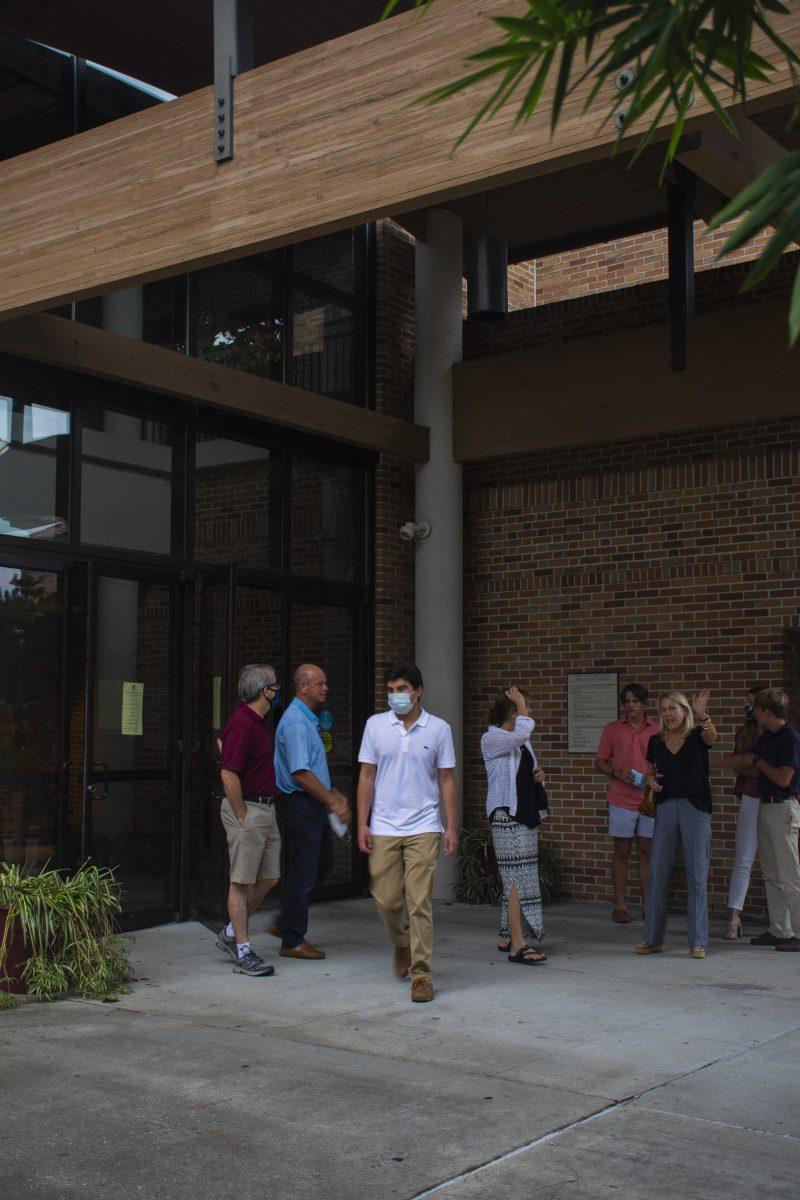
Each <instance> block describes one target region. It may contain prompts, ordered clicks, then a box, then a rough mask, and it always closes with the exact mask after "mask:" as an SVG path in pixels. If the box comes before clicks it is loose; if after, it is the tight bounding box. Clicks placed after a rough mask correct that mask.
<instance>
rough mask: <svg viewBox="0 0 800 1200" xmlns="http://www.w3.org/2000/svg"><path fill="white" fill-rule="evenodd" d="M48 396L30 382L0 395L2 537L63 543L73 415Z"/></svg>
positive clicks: (65, 531)
mask: <svg viewBox="0 0 800 1200" xmlns="http://www.w3.org/2000/svg"><path fill="white" fill-rule="evenodd" d="M1 387H2V383H0V388H1ZM9 391H10V392H11V391H12V389H9ZM42 393H44V395H43V396H42ZM47 395H48V390H47V388H46V386H44V385H40V384H39V383H37V382H28V381H25V382H23V383H20V385H19V387H18V388H17V387H15V388H14V389H13V392H12V394H0V534H5V535H7V536H8V535H11V536H15V537H26V538H46V539H56V540H59V541H63V540H64V539H65V538H66V536H67V505H66V482H67V472H68V464H69V434H70V414H69V413H68V412H67V411H65V409H63V408H59V407H56V405H54V404H48V403H47V399H46V398H45V397H47ZM34 396H36V397H39V396H42V398H41V399H39V398H37V399H33V397H34Z"/></svg>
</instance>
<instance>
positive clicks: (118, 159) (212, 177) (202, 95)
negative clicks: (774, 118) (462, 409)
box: [0, 0, 800, 317]
mask: <svg viewBox="0 0 800 1200" xmlns="http://www.w3.org/2000/svg"><path fill="white" fill-rule="evenodd" d="M519 11H521V10H520V0H481V3H480V4H474V5H465V4H463V3H461V2H460V0H440V3H437V4H436V5H435V6H434V8H433V10H432V11H431V13H430V14H429V15H428V16H426V17H425V19H424V20H417V19H416V18H415V16H414V14H413V13H411V14H403V15H400V16H397V17H394V18H392V19H391V20H389V21H386V22H384V23H382V24H377V25H372V26H369V27H368V28H366V29H361V30H358V31H356V32H355V33H352V34H348V35H347V36H346V37H343V38H338V39H336V40H335V41H332V42H327V43H325V44H323V45H319V46H314V47H312V48H311V49H309V50H306V51H303V52H302V53H300V54H296V55H293V56H291V57H290V58H287V59H281V60H279V61H277V62H274V63H269V64H267V65H265V66H261V67H257V68H255V69H254V70H252V71H249V72H246V73H245V74H243V75H241V76H239V78H238V79H237V84H236V101H235V103H236V110H235V119H236V129H237V134H236V145H237V151H236V158H235V159H234V160H232V161H231V162H227V163H225V164H221V165H217V164H215V163H213V161H209V157H210V156H209V154H208V130H209V127H210V122H211V115H212V112H213V105H214V94H213V90H212V89H210V88H206V89H203V90H201V91H198V92H194V93H192V94H190V95H187V96H183V97H181V98H180V99H178V100H174V101H171V102H170V103H168V104H164V105H160V106H158V107H156V108H151V109H149V110H147V111H146V112H143V113H136V114H134V115H133V116H131V117H127V118H125V119H123V120H120V121H115V122H112V123H111V124H109V125H106V126H103V127H101V128H99V129H95V130H92V131H90V132H87V133H84V134H80V135H79V136H77V137H74V138H68V139H66V140H65V141H62V142H58V143H56V144H54V145H51V146H46V147H42V148H41V149H39V150H35V151H32V152H31V153H30V154H25V155H21V156H20V157H19V158H16V159H11V160H9V161H7V162H5V163H2V164H0V194H2V196H3V206H2V209H1V210H0V317H9V316H14V315H21V314H24V313H28V312H35V311H37V310H40V309H45V308H50V307H54V306H56V305H57V304H61V303H63V302H65V301H67V300H70V299H75V298H81V297H88V296H93V295H97V294H99V293H102V292H105V291H113V290H116V289H117V288H121V287H130V286H132V285H134V284H138V283H144V282H146V281H148V280H152V279H158V278H163V277H164V276H168V275H173V274H177V273H178V272H179V271H184V270H190V269H194V268H197V267H204V266H210V265H211V264H213V263H217V262H224V261H228V260H231V259H235V258H239V257H241V256H243V255H246V254H251V253H255V252H256V251H260V250H265V249H269V248H271V247H276V246H280V245H286V244H288V243H291V242H295V241H300V240H303V239H305V238H310V237H315V236H318V235H320V234H323V233H326V232H330V231H332V230H335V229H341V228H346V227H348V226H352V225H356V224H358V223H360V222H362V221H365V220H370V219H373V218H376V217H380V216H387V215H390V214H392V213H398V212H403V211H406V210H411V209H416V208H420V207H425V206H429V205H433V204H437V205H441V204H443V203H446V202H447V200H449V199H453V198H455V197H458V196H461V195H467V194H471V193H474V192H480V191H483V190H486V189H487V188H491V187H497V186H501V185H503V184H506V183H512V182H514V181H516V180H518V179H525V178H533V177H536V176H538V175H542V174H547V173H551V172H554V171H558V170H560V169H562V168H564V167H567V166H571V165H574V164H575V163H579V162H589V161H593V160H596V159H597V158H599V157H601V156H605V155H607V154H608V153H609V150H610V147H611V145H612V143H613V138H614V136H615V135H614V130H613V128H609V125H608V123H606V124H602V123H601V121H600V120H599V115H600V112H601V107H598V108H596V109H594V110H592V111H590V112H589V113H584V112H583V104H584V101H585V99H586V95H587V93H588V90H589V87H590V84H591V81H590V80H587V81H586V82H585V83H584V84H583V85H582V86H581V87H580V88H577V89H576V91H575V92H574V93H573V95H572V96H571V98H570V101H569V104H568V106H566V107H565V110H564V114H563V117H562V120H561V122H560V123H559V127H558V131H557V133H556V135H555V137H551V134H550V125H549V104H548V97H547V96H545V98H544V102H543V104H542V107H541V110H540V111H538V112H537V113H536V114H535V116H534V117H533V119H532V120H531V121H530V122H529V123H528V124H527V125H515V124H514V113H513V111H512V110H509V111H507V112H503V113H502V114H501V115H500V116H499V117H497V118H496V119H495V120H494V121H492V122H491V123H490V124H488V125H486V126H484V127H482V128H480V129H478V130H477V131H476V132H475V134H474V136H473V137H472V138H470V139H469V141H468V142H467V143H466V144H465V145H464V146H463V147H462V148H461V149H460V150H459V152H458V153H457V154H455V155H451V148H452V145H453V142H454V140H455V138H456V137H457V135H458V134H459V133H460V132H461V131H462V130H463V128H464V126H465V124H466V122H467V121H468V119H469V117H470V115H471V114H472V113H473V112H474V109H475V105H476V104H477V103H479V102H480V96H479V95H477V94H472V93H467V94H463V95H460V96H458V97H455V98H453V99H452V100H451V101H450V102H448V103H446V104H442V105H439V106H437V107H436V108H434V109H426V108H420V107H418V106H414V107H411V106H410V102H411V101H412V100H414V99H416V98H417V97H419V96H420V95H421V94H422V93H423V92H424V91H426V90H427V89H429V88H430V86H431V85H432V84H434V83H436V82H439V81H441V82H445V81H447V80H448V79H452V78H454V77H456V76H457V75H458V74H460V73H461V72H462V71H463V61H464V57H465V56H466V55H467V54H469V53H470V52H472V51H474V50H476V49H479V48H481V47H483V46H485V45H486V44H487V42H488V41H490V40H491V39H492V37H493V31H492V26H491V25H490V24H489V22H488V20H487V18H488V17H489V16H491V15H493V14H498V13H509V12H510V13H518V12H519ZM774 22H775V24H776V26H777V27H778V29H779V30H780V32H781V34H782V35H783V37H784V38H785V39H786V40H787V41H788V42H790V43H791V44H797V43H800V8H795V9H793V10H792V12H791V13H790V14H788V15H786V16H776V17H774ZM753 45H754V49H755V50H757V51H758V52H760V53H762V54H764V55H765V56H767V57H769V56H770V55H772V56H773V57H774V56H775V54H774V49H773V48H771V47H770V46H769V45H767V44H766V39H765V38H764V36H763V34H761V33H760V31H757V32H756V34H755V37H754V42H753ZM752 97H753V98H752V102H751V105H750V108H751V110H752V111H756V110H757V108H759V107H762V108H771V107H780V106H783V105H785V104H786V103H787V101H788V99H789V98H790V97H791V81H790V79H789V75H788V71H787V70H784V69H783V68H779V69H778V70H777V71H776V72H775V76H774V78H773V79H772V80H771V81H770V83H769V84H763V83H755V84H753V92H752ZM607 99H608V98H607V97H604V98H603V100H602V107H603V108H604V106H605V103H606V101H607ZM707 112H708V105H707V102H706V101H705V100H704V99H702V98H700V99H699V100H698V103H697V117H698V118H702V117H703V116H704V115H706V114H707ZM692 124H694V122H693V123H692ZM667 127H668V122H665V123H664V128H665V129H666V128H667ZM634 140H635V137H632V138H631V139H630V142H631V143H632V142H633V141H634Z"/></svg>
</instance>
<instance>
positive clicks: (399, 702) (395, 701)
mask: <svg viewBox="0 0 800 1200" xmlns="http://www.w3.org/2000/svg"><path fill="white" fill-rule="evenodd" d="M415 699H416V697H415V696H414V694H413V693H412V692H389V693H388V695H387V696H386V701H387V703H388V705H389V708H390V709H391V710H392V712H396V713H397V715H398V716H399V717H403V716H406V715H407V714H408V713H410V712H411V710H412V708H413V707H414V701H415Z"/></svg>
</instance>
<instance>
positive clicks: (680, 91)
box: [383, 0, 800, 345]
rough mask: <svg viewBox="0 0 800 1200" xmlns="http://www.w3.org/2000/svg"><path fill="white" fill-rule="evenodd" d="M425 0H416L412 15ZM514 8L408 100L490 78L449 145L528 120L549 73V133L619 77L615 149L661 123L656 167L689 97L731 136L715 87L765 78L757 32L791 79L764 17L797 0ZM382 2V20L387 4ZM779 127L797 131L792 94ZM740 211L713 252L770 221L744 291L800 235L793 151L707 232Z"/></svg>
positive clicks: (781, 43) (682, 120)
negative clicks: (501, 118) (447, 75)
mask: <svg viewBox="0 0 800 1200" xmlns="http://www.w3.org/2000/svg"><path fill="white" fill-rule="evenodd" d="M434 3H435V0H416V3H415V8H416V9H417V10H418V12H419V14H420V15H423V14H424V13H425V12H426V11H427V10H429V9H430V8H431V7H432V6H433V4H434ZM524 3H525V4H526V5H527V11H526V12H523V13H522V15H520V16H497V17H492V18H491V22H492V24H493V25H494V26H495V28H496V29H497V30H498V31H499V32H500V34H501V38H500V40H499V41H498V42H496V43H495V44H493V45H491V46H487V47H486V48H485V49H482V50H478V51H476V52H475V53H474V54H470V55H469V56H468V57H467V59H466V61H467V63H468V64H470V69H469V70H467V72H466V73H465V74H463V75H461V76H460V77H459V78H457V79H455V80H453V81H452V82H450V83H446V84H442V85H439V86H437V87H434V88H432V89H431V90H430V91H427V92H425V93H424V94H423V95H422V96H420V97H418V98H417V100H416V101H415V103H417V104H426V105H433V104H440V103H442V102H443V101H445V100H448V99H450V98H451V97H453V96H456V95H458V94H459V93H461V92H465V91H469V90H471V89H473V88H475V87H478V86H484V87H485V85H486V84H487V83H488V84H490V90H489V94H488V96H486V97H485V98H483V99H482V100H481V102H480V104H479V106H478V107H477V109H476V111H475V112H474V114H473V115H472V117H471V119H470V120H469V121H468V123H467V125H466V126H465V128H464V130H463V131H462V132H461V134H460V135H459V137H458V138H457V140H456V142H455V145H454V146H453V151H455V150H457V149H458V147H459V146H460V145H461V144H462V143H463V142H464V141H465V140H466V139H467V138H468V137H469V136H470V135H471V134H472V133H473V131H474V130H475V128H476V127H477V126H478V125H479V124H481V123H482V122H484V121H487V120H490V119H491V118H492V117H494V116H495V115H496V114H497V113H498V112H499V111H500V110H501V109H503V108H505V107H506V106H508V105H514V106H515V113H514V122H515V124H524V123H525V122H527V121H529V120H530V118H531V117H532V116H533V114H534V113H535V112H536V111H537V109H538V108H539V105H540V103H541V101H542V96H543V94H544V90H545V86H546V85H547V83H548V81H549V80H551V79H553V80H554V82H553V87H552V92H551V97H552V98H551V100H550V129H551V133H552V132H554V131H555V129H556V127H557V126H558V122H559V119H560V118H561V115H562V112H563V109H564V104H565V102H566V101H567V100H568V99H569V98H570V97H574V96H576V94H578V93H579V92H580V90H581V89H583V90H585V89H586V87H587V85H588V91H587V92H586V96H585V99H584V101H583V111H584V112H587V111H588V110H589V109H590V108H592V107H593V106H594V105H595V104H596V102H597V100H598V97H599V95H600V93H601V91H602V89H603V88H604V87H606V86H607V84H608V81H609V78H610V77H615V76H616V77H617V78H618V79H619V78H620V76H622V75H623V72H624V73H625V75H624V79H625V80H626V82H625V84H624V86H623V87H621V88H620V90H619V91H617V92H616V94H615V100H614V103H613V104H612V105H611V106H609V108H608V110H607V112H606V114H605V117H604V120H605V121H608V120H610V119H612V118H613V117H614V116H615V114H617V113H620V112H622V113H623V114H624V116H623V119H621V120H620V121H619V122H618V123H619V126H620V128H619V132H618V134H617V138H616V140H615V145H614V149H615V150H616V148H617V147H618V146H619V143H620V141H621V140H622V138H623V137H625V138H627V137H629V136H630V131H631V130H632V129H633V128H634V127H636V128H637V137H638V141H637V144H636V146H635V148H634V150H633V154H632V158H631V161H632V162H635V161H636V159H637V158H638V157H639V156H640V155H641V154H642V152H643V151H644V150H645V149H646V147H647V146H648V145H650V143H651V142H652V141H653V139H654V137H655V135H656V133H657V132H658V130H659V129H661V128H662V127H663V125H664V124H665V123H669V122H671V126H672V127H671V130H670V136H669V138H668V140H667V142H666V146H665V151H664V161H663V166H662V178H663V173H664V170H665V168H666V167H667V166H668V165H669V163H670V162H671V161H672V160H673V158H674V157H675V155H676V154H677V153H678V149H679V145H680V140H681V135H682V133H683V130H684V126H685V124H686V120H687V118H688V117H689V115H690V112H691V108H692V106H693V105H694V103H695V99H696V97H697V96H702V97H703V98H704V99H705V100H706V101H707V103H708V105H709V107H710V108H711V110H712V112H713V113H714V115H715V116H716V117H717V119H718V120H719V121H720V122H721V123H722V124H723V125H724V126H725V128H726V129H727V130H728V131H729V132H730V133H731V134H732V135H733V136H738V133H737V130H736V126H735V124H734V122H733V121H732V120H731V117H730V115H729V113H728V111H727V110H726V107H725V105H724V104H723V102H722V101H721V100H720V98H719V96H718V94H717V90H715V89H719V88H722V89H723V90H726V91H727V92H728V93H729V95H730V100H729V101H728V103H730V104H737V105H738V104H744V103H745V102H746V101H747V95H748V87H749V85H750V84H752V83H755V82H758V83H765V82H768V81H769V80H770V78H771V77H773V76H774V73H775V71H776V66H775V63H773V62H771V61H770V60H769V59H767V58H765V57H764V56H763V55H761V54H759V53H757V52H756V51H755V50H754V49H753V45H752V43H753V38H754V36H755V34H756V33H759V34H761V35H763V37H764V38H766V40H767V42H768V43H769V45H770V46H771V47H772V48H773V50H774V51H775V58H776V59H777V60H778V61H781V62H785V63H786V65H787V66H788V68H789V71H790V74H791V78H792V80H793V82H794V84H795V86H796V85H797V68H798V66H800V57H798V54H797V52H796V51H795V50H794V48H793V47H792V46H790V45H788V44H787V43H786V41H785V40H784V39H783V38H782V37H781V36H780V34H779V33H778V32H777V30H776V29H775V28H773V25H772V24H771V23H770V18H771V17H773V16H776V15H787V14H788V13H789V12H790V11H791V9H792V8H796V7H797V4H796V3H794V4H791V5H787V4H783V3H781V2H780V0H595V2H594V3H592V2H587V0H524ZM397 4H398V0H389V3H388V4H387V5H386V8H385V10H384V14H383V16H384V18H386V17H388V16H390V15H391V14H392V12H393V11H394V10H395V9H396V7H397ZM788 128H789V129H800V98H799V99H798V101H797V103H796V105H795V108H794V110H793V113H792V118H791V121H790V123H789V126H788ZM737 217H740V218H741V220H740V222H739V224H738V226H737V227H736V229H735V230H734V231H733V232H732V233H731V235H730V237H729V238H728V239H727V240H726V242H725V244H724V246H723V248H722V250H721V252H720V254H721V255H726V254H730V253H731V252H732V251H734V250H737V249H739V248H740V247H741V246H743V245H745V244H746V243H747V242H749V241H751V240H752V239H753V238H754V237H756V236H757V235H758V234H759V233H761V231H762V230H764V229H768V228H772V229H774V233H773V234H772V236H771V238H770V240H769V242H768V244H767V245H766V247H765V248H764V250H763V251H762V253H761V255H760V256H759V257H758V258H757V259H756V260H755V262H754V263H753V266H752V268H751V270H750V272H749V274H748V276H747V277H746V279H745V282H744V284H743V288H744V289H748V288H751V287H754V286H755V285H756V284H757V283H760V282H761V281H762V280H763V279H764V278H765V277H766V276H767V275H768V274H769V272H770V271H772V270H773V269H774V267H775V266H776V265H777V263H778V262H779V261H780V258H781V255H782V254H783V253H784V251H785V250H786V249H787V247H788V246H790V245H791V244H792V243H797V242H800V150H795V151H790V152H787V153H786V154H785V155H784V156H783V157H782V158H781V159H780V160H779V161H778V162H777V163H775V164H773V165H772V166H770V167H768V168H767V169H766V170H765V171H763V172H762V173H761V174H760V175H759V176H758V177H757V178H756V179H755V180H754V181H753V182H752V183H751V184H750V186H749V187H746V188H745V189H744V190H743V191H742V192H740V193H739V195H738V196H736V197H734V199H733V200H731V202H730V203H729V204H727V205H726V206H725V207H724V208H723V209H722V211H721V212H720V213H719V214H718V215H717V217H716V218H715V219H714V221H713V222H712V224H711V228H712V229H716V228H719V227H720V226H721V225H723V224H725V223H726V222H728V221H730V220H733V219H735V218H737ZM789 336H790V344H792V345H793V344H794V343H795V341H796V340H797V338H798V336H800V266H798V271H797V276H796V279H795V283H794V288H793V291H792V297H791V301H790V310H789Z"/></svg>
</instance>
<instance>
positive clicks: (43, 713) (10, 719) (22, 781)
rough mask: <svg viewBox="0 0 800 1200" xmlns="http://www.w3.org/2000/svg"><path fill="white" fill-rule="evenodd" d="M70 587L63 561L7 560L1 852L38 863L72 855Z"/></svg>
mask: <svg viewBox="0 0 800 1200" xmlns="http://www.w3.org/2000/svg"><path fill="white" fill-rule="evenodd" d="M68 590H69V588H68V574H67V572H66V571H65V570H63V569H62V567H61V566H60V565H59V564H55V566H53V565H50V566H49V567H48V568H47V569H43V566H42V564H37V563H36V562H35V561H33V560H31V561H30V562H28V563H27V564H25V562H24V560H21V559H20V558H12V559H3V560H0V646H2V654H0V839H2V840H1V841H0V858H1V859H2V861H3V862H7V863H16V864H18V865H20V866H26V867H27V868H28V869H31V870H40V869H41V868H42V867H44V866H46V865H50V866H58V865H60V863H61V861H62V860H63V857H64V850H63V821H62V818H63V813H64V809H65V796H66V776H67V762H66V759H67V733H68V731H67V716H66V711H65V706H64V704H63V697H64V689H65V683H66V676H67V663H66V657H65V656H66V612H67V607H68V604H67V600H68Z"/></svg>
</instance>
